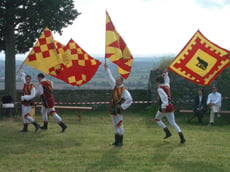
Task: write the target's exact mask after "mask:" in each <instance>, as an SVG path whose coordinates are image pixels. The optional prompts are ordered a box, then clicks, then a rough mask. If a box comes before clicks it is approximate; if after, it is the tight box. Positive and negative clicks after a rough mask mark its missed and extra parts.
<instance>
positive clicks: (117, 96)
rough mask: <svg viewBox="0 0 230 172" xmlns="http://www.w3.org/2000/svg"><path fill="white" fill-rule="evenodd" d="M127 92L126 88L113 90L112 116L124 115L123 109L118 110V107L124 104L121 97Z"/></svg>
mask: <svg viewBox="0 0 230 172" xmlns="http://www.w3.org/2000/svg"><path fill="white" fill-rule="evenodd" d="M125 90H126V88H125V87H119V88H118V87H115V88H114V90H113V94H112V98H111V102H110V114H111V115H116V114H117V113H119V114H122V112H123V110H122V109H121V108H117V107H116V106H117V105H118V104H119V105H121V103H122V102H123V100H122V98H121V96H122V93H123V92H124V91H125Z"/></svg>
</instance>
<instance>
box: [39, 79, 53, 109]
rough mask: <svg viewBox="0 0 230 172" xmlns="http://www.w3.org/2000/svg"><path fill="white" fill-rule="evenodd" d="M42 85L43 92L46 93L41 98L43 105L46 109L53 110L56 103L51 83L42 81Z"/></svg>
mask: <svg viewBox="0 0 230 172" xmlns="http://www.w3.org/2000/svg"><path fill="white" fill-rule="evenodd" d="M40 84H41V85H42V87H43V91H44V93H43V95H42V96H41V99H42V102H43V105H44V106H45V107H46V108H53V107H54V105H55V102H54V97H53V88H52V85H51V82H50V81H42V82H40Z"/></svg>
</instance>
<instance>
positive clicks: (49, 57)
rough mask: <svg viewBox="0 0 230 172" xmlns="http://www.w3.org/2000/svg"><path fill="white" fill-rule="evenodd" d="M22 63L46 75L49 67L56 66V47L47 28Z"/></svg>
mask: <svg viewBox="0 0 230 172" xmlns="http://www.w3.org/2000/svg"><path fill="white" fill-rule="evenodd" d="M24 63H25V64H27V65H29V66H31V67H33V68H35V69H38V70H40V71H42V72H44V73H46V74H48V73H49V68H50V67H52V66H56V65H58V63H59V59H58V54H57V51H56V45H55V42H54V40H53V36H52V33H51V31H50V30H49V29H48V28H45V30H44V31H43V32H42V34H41V36H40V37H39V39H38V41H37V42H36V44H35V46H34V47H33V48H32V49H31V51H30V53H29V55H28V57H27V58H26V60H25V62H24Z"/></svg>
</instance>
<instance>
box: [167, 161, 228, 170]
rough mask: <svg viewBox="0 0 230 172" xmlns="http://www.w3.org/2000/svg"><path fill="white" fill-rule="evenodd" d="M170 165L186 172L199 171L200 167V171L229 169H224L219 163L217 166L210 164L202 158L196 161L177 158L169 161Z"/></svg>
mask: <svg viewBox="0 0 230 172" xmlns="http://www.w3.org/2000/svg"><path fill="white" fill-rule="evenodd" d="M170 166H172V167H173V169H177V171H186V172H190V171H191V172H193V171H200V169H202V171H208V172H216V171H228V170H229V169H224V167H221V166H220V165H219V166H218V165H217V164H210V163H207V162H204V161H202V160H200V161H197V162H190V161H183V160H179V161H177V162H174V163H170ZM191 167H192V168H191Z"/></svg>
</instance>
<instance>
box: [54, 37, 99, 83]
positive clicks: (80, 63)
mask: <svg viewBox="0 0 230 172" xmlns="http://www.w3.org/2000/svg"><path fill="white" fill-rule="evenodd" d="M56 43H57V47H58V50H57V51H58V53H59V54H61V57H62V60H61V61H62V63H60V64H58V65H57V66H54V67H53V68H50V75H51V76H53V77H56V78H58V79H60V80H62V81H64V82H66V83H68V84H71V85H74V86H81V85H83V84H85V83H87V82H89V81H90V80H91V79H92V77H93V76H94V75H95V73H96V72H97V70H98V67H99V66H100V64H101V62H99V61H98V60H96V59H94V58H93V57H91V56H90V55H89V54H87V53H86V52H85V51H84V50H83V49H82V48H81V47H80V46H79V45H78V44H77V43H76V42H74V41H73V40H72V39H71V40H70V41H69V42H68V44H67V45H66V46H63V45H62V44H60V43H58V42H56Z"/></svg>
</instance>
